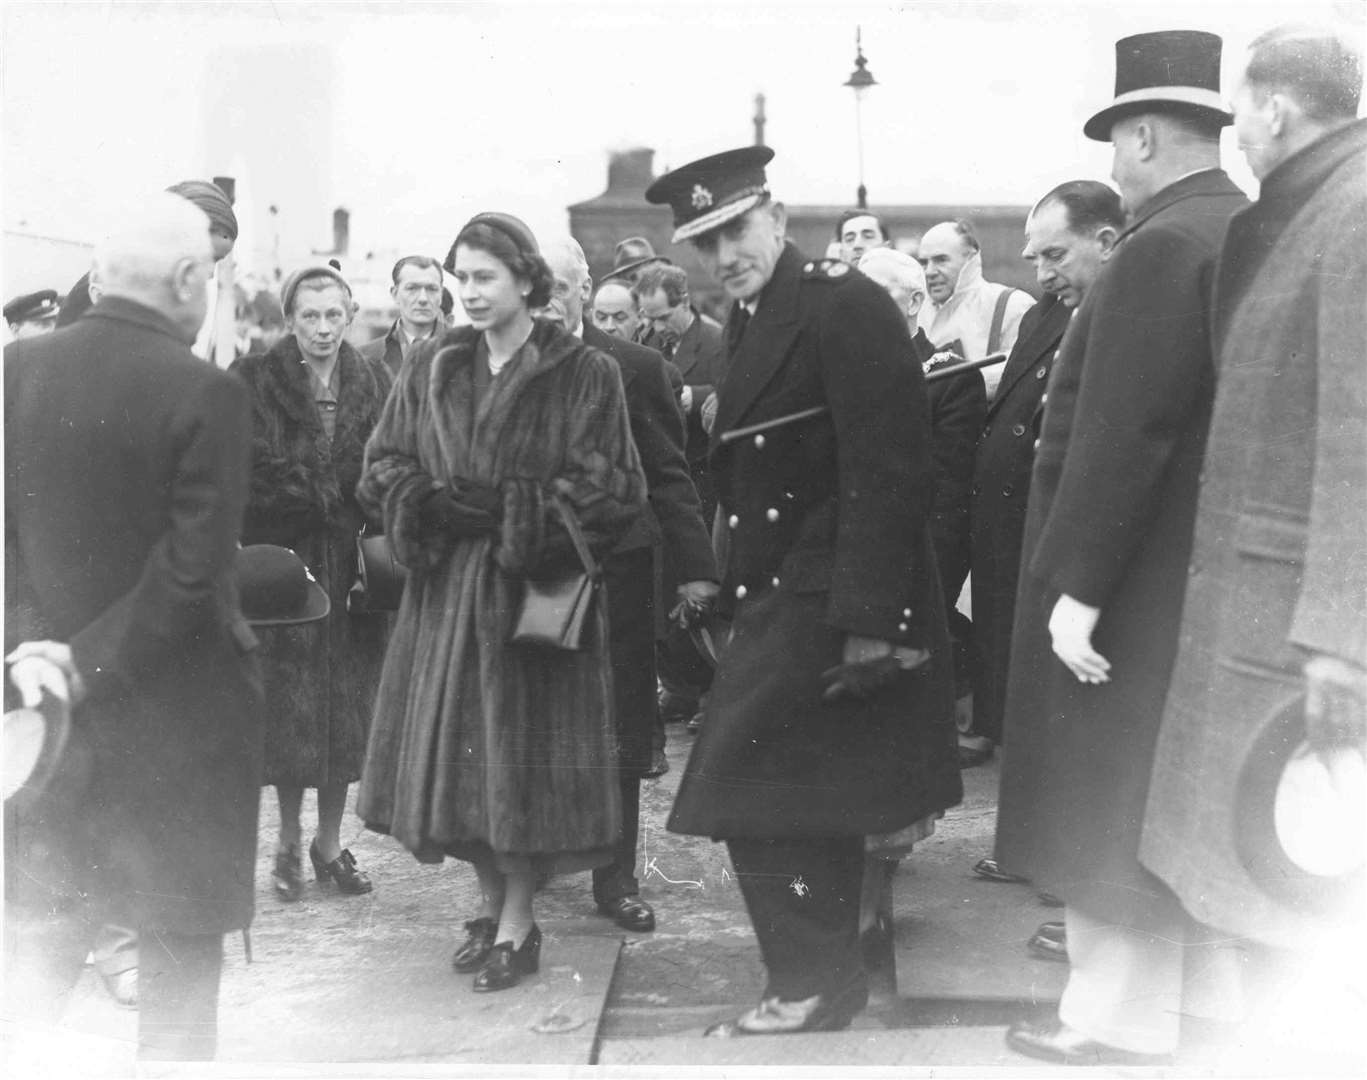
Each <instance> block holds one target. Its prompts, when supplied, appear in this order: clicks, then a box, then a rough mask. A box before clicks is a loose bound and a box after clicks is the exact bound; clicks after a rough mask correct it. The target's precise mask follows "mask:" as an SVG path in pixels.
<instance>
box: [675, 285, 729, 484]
mask: <svg viewBox="0 0 1367 1080" xmlns="http://www.w3.org/2000/svg"><path fill="white" fill-rule="evenodd" d="M670 359H671V360H672V361H673V362H674V366H675V367H677V368H678V369H679V374H680V375H682V376H683V381H684V383H685V384H686V385H687V386H690V387H692V388H693V402H692V405H691V406H690V407H689V409H688V411H687V412H686V413H685V414H684V425H685V429H686V432H685V433H686V435H687V446H686V447H685V452H686V453H687V455H688V462H689V464H690V465H698V464H700V463H704V462H706V460H707V432H705V431H704V430H703V427H702V406H703V402H704V401H706V400H707V397H708V395H709V394H711V393H712V391H714V390H715V389H716V388H717V387H718V386H719V385H721V380H722V376H723V375H725V373H726V367H725V363H726V349H725V346H724V344H723V342H722V336H721V327H719V326H715V325H713V324H712V323H710V322H707V321H706V320H704V319H703V317H702V315H700V314H699V313H698V311H697V309H696V308H695V309H694V311H693V323H692V325H691V326H689V328H688V329H687V330H685V331H684V333H683V337H681V338H679V343H678V344H677V345H676V346H674V354H673V356H671V357H670Z"/></svg>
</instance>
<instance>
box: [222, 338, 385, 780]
mask: <svg viewBox="0 0 1367 1080" xmlns="http://www.w3.org/2000/svg"><path fill="white" fill-rule="evenodd" d="M337 363H338V372H339V381H338V391H337V424H336V428H335V430H334V432H333V436H332V438H331V440H329V439H328V438H327V436H326V434H325V432H324V430H323V423H322V421H321V420H320V419H319V418H318V407H317V406H316V405H315V404H314V398H313V384H312V382H311V381H310V377H309V372H308V368H307V363H306V361H305V360H304V358H303V355H302V354H301V353H300V351H299V346H298V343H297V342H296V341H295V339H294V336H293V335H289V336H286V337H283V338H281V339H280V341H279V342H277V343H276V345H275V346H274V347H273V348H272V349H271V350H270V351H269V352H267V353H264V354H256V355H251V356H244V357H242V359H240V360H238V361H237V362H236V363H235V364H233V366H232V368H231V369H230V370H231V371H232V372H233V373H234V374H236V375H237V376H238V377H239V378H240V379H242V381H243V382H245V383H246V385H247V387H248V389H249V390H250V391H251V398H252V423H253V436H252V486H251V498H250V499H249V501H248V503H247V513H246V516H245V518H244V521H243V529H242V541H243V543H244V544H280V545H283V546H284V547H287V548H291V549H292V550H293V551H294V552H295V553H296V554H298V556H299V557H300V558H301V559H303V560H304V562H305V564H306V565H307V566H308V568H309V569H310V570H312V571H313V575H314V577H316V578H317V579H318V581H319V583H320V584H321V585H322V586H323V588H325V589H326V590H327V592H328V596H329V597H330V598H331V600H332V612H331V614H330V615H328V617H327V619H325V620H323V621H322V622H318V623H309V624H306V625H304V626H297V627H266V628H262V630H261V631H260V634H259V636H260V638H261V641H262V667H263V670H264V675H265V684H266V777H265V782H266V783H268V784H287V785H292V786H296V787H320V786H322V785H324V784H336V783H350V782H351V781H353V780H356V779H357V778H358V777H359V776H360V775H361V762H362V760H363V759H364V756H365V740H366V729H367V727H368V726H369V723H370V713H371V709H372V708H373V706H374V703H375V688H376V685H377V684H378V681H379V675H380V663H381V661H382V659H383V656H384V644H385V636H386V633H387V630H388V624H389V618H388V616H385V615H352V614H350V613H349V612H348V611H347V607H346V595H347V590H348V589H350V588H351V586H352V584H353V583H354V582H355V580H356V535H357V533H358V532H359V531H360V529H361V526H362V525H363V524H365V522H366V518H365V514H364V512H363V511H362V510H361V507H360V504H359V503H358V502H357V501H356V483H357V481H358V480H360V477H361V461H362V458H363V456H364V453H365V442H366V439H367V438H369V436H370V432H371V430H372V429H373V428H374V426H375V422H376V421H377V420H378V419H379V418H380V410H381V409H382V408H383V407H384V402H385V397H386V396H387V395H388V393H389V387H390V375H389V372H388V370H387V369H386V368H385V367H384V365H383V364H376V363H372V362H371V361H368V360H364V359H362V358H361V356H360V354H358V353H357V352H356V350H355V349H353V348H352V347H351V346H350V345H347V344H343V345H342V351H341V355H340V356H339V358H338V361H337Z"/></svg>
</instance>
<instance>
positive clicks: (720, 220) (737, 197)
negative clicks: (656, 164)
mask: <svg viewBox="0 0 1367 1080" xmlns="http://www.w3.org/2000/svg"><path fill="white" fill-rule="evenodd" d="M773 156H774V152H773V151H772V150H771V149H769V147H767V146H743V147H741V148H740V149H739V150H726V151H723V152H722V153H720V154H713V155H712V156H711V157H705V158H700V159H699V160H697V161H690V162H689V163H688V164H687V165H684V166H683V167H682V168H678V169H675V170H674V171H673V172H670V173H665V175H664V176H662V177H660V178H659V179H658V180H656V181H655V183H653V184H651V185H650V187H649V188H647V189H646V202H651V203H667V204H668V205H669V207H670V209H672V210H673V211H674V243H676V244H677V243H678V242H679V241H680V240H688V239H691V238H692V237H695V236H701V235H702V234H703V233H705V232H710V231H711V230H713V229H715V228H718V227H719V226H721V225H725V224H726V223H727V222H728V221H732V220H734V219H735V218H738V217H740V216H741V215H742V214H745V213H748V212H749V211H750V210H751V209H752V208H753V207H755V206H758V205H759V203H760V202H761V201H762V200H763V199H764V198H765V197H766V196H768V194H769V189H768V187H767V186H766V184H765V177H764V166H765V165H767V164H769V162H770V161H771V160H772V159H773Z"/></svg>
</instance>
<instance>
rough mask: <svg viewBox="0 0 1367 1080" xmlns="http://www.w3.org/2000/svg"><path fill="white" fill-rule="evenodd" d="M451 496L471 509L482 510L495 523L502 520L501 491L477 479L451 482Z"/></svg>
mask: <svg viewBox="0 0 1367 1080" xmlns="http://www.w3.org/2000/svg"><path fill="white" fill-rule="evenodd" d="M451 497H452V498H454V499H455V500H456V501H457V502H458V503H462V504H463V505H465V506H468V507H470V508H471V509H472V510H482V511H483V512H484V513H486V514H488V515H489V517H490V518H491V519H492V520H493V522H494V524H495V525H497V524H499V523H500V522H502V521H503V492H501V491H499V490H498V488H496V487H493V486H492V485H490V484H482V483H480V482H479V481H478V480H456V481H454V482H453V483H452V484H451Z"/></svg>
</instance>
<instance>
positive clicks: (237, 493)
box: [5, 297, 262, 934]
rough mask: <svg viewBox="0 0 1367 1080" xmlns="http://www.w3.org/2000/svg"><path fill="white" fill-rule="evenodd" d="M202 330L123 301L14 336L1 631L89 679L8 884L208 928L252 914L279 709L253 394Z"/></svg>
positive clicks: (26, 895)
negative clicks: (257, 628)
mask: <svg viewBox="0 0 1367 1080" xmlns="http://www.w3.org/2000/svg"><path fill="white" fill-rule="evenodd" d="M192 340H193V335H191V334H187V333H186V332H185V331H184V330H183V329H181V328H178V327H177V326H176V325H174V324H173V323H171V322H170V321H169V320H168V319H166V318H165V317H164V316H162V315H161V314H159V313H157V312H156V311H154V310H152V309H151V308H148V307H145V306H143V305H141V304H138V303H135V302H133V301H132V300H129V299H125V298H123V297H105V298H104V299H103V300H101V301H100V302H99V303H98V304H97V305H95V307H94V308H92V309H91V310H90V311H88V312H87V313H86V314H85V315H84V316H82V317H81V318H80V319H79V320H77V321H76V322H75V323H74V324H73V325H72V326H70V327H68V328H66V329H63V330H59V331H57V332H55V333H53V334H47V335H43V336H41V337H35V338H26V339H24V340H22V341H17V342H15V343H13V344H11V345H9V346H8V347H7V348H6V349H5V556H6V559H5V568H6V574H5V636H6V637H7V638H8V640H9V642H10V643H11V644H18V643H19V642H20V641H24V640H31V639H51V640H55V641H64V642H68V643H70V645H71V649H72V656H73V659H74V661H75V665H76V669H77V671H78V672H80V674H81V676H82V678H83V680H84V681H85V683H86V688H87V697H86V699H85V700H84V701H83V702H82V703H81V704H79V705H77V706H76V707H75V709H74V710H73V713H72V725H73V731H72V736H71V741H70V743H69V744H68V748H67V754H66V756H65V757H64V758H63V762H62V766H61V771H60V773H59V776H58V777H56V778H54V781H53V787H52V789H50V790H51V791H52V792H53V793H54V800H46V801H41V802H39V803H38V804H37V805H35V806H34V807H33V809H32V812H31V813H25V814H17V813H13V812H12V811H11V809H10V807H8V806H7V807H6V820H5V826H6V830H5V831H6V834H7V835H6V844H7V848H6V860H5V871H6V878H7V892H8V895H9V898H10V899H11V900H14V899H16V898H18V899H19V900H20V902H21V903H27V902H29V901H30V900H34V901H36V902H38V903H41V904H42V905H43V906H44V908H47V907H49V906H54V907H55V906H58V905H59V904H60V903H61V902H62V901H60V900H59V899H58V898H59V897H65V898H66V899H67V900H70V899H75V898H76V897H77V896H78V895H80V894H84V895H85V896H87V897H92V898H95V899H97V900H103V901H105V902H107V904H108V905H109V908H110V910H109V911H107V912H106V913H105V917H107V918H112V919H114V920H116V921H119V922H123V923H126V924H129V925H133V926H141V927H144V928H147V929H150V930H156V929H158V928H163V929H166V930H170V931H176V932H179V933H187V934H210V933H221V932H223V931H227V930H233V929H238V928H240V927H244V926H246V925H248V923H250V921H251V916H252V897H253V892H254V884H253V882H254V878H255V869H256V826H257V807H258V805H259V803H260V787H261V764H262V713H261V698H260V693H261V688H260V680H259V676H258V673H257V671H256V669H255V663H254V661H253V660H252V658H251V656H250V653H251V652H252V651H253V650H254V649H255V647H256V638H255V637H254V636H253V635H252V631H251V629H250V628H249V627H248V626H247V624H246V622H245V621H244V620H243V618H242V615H241V612H240V610H239V608H238V602H237V588H236V585H235V583H234V582H233V579H232V567H233V558H234V552H235V550H236V546H237V537H238V530H239V528H240V526H241V520H242V508H243V506H244V505H245V504H246V500H247V448H248V445H249V442H250V439H251V418H250V412H249V409H248V404H247V395H246V393H245V392H244V391H243V389H242V386H241V385H240V384H239V383H237V382H236V381H235V380H233V379H231V378H229V377H228V376H227V375H225V374H223V373H222V372H221V371H218V370H216V369H215V368H214V367H213V366H212V365H210V364H205V363H204V362H203V361H201V360H198V359H196V357H195V356H194V355H193V354H192V353H191V352H190V342H191V341H192ZM56 792H65V793H67V795H69V796H70V798H69V800H68V801H64V802H63V801H55V793H56ZM11 885H12V886H15V887H16V888H17V889H18V892H17V894H16V892H13V891H9V888H8V887H9V886H11Z"/></svg>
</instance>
